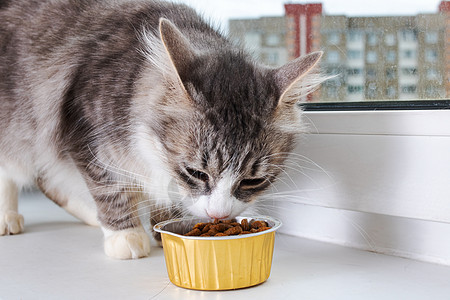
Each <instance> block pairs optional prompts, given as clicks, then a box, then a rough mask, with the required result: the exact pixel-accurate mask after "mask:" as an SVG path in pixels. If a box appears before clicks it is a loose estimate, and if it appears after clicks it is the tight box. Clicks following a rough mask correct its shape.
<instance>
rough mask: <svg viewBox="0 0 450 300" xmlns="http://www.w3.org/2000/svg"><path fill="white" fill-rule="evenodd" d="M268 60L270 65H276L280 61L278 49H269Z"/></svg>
mask: <svg viewBox="0 0 450 300" xmlns="http://www.w3.org/2000/svg"><path fill="white" fill-rule="evenodd" d="M265 55H266V61H267V63H268V64H269V65H272V66H276V65H278V63H279V59H280V55H279V54H278V52H276V51H269V52H267V53H266V54H265Z"/></svg>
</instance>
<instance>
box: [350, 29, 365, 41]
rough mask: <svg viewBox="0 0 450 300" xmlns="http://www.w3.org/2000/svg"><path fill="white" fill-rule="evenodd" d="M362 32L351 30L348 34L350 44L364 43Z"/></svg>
mask: <svg viewBox="0 0 450 300" xmlns="http://www.w3.org/2000/svg"><path fill="white" fill-rule="evenodd" d="M362 38H363V35H362V32H361V31H358V30H351V31H349V32H348V34H347V39H348V41H350V42H362Z"/></svg>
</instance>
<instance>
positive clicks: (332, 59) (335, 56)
mask: <svg viewBox="0 0 450 300" xmlns="http://www.w3.org/2000/svg"><path fill="white" fill-rule="evenodd" d="M327 61H328V62H329V63H339V62H340V56H339V52H337V51H328V54H327Z"/></svg>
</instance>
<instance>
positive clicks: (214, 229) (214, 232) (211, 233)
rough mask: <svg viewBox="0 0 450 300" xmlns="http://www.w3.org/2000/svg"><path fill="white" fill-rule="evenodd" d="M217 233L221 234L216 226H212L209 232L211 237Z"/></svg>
mask: <svg viewBox="0 0 450 300" xmlns="http://www.w3.org/2000/svg"><path fill="white" fill-rule="evenodd" d="M217 233H219V230H217V229H216V228H215V227H214V226H211V229H210V230H209V231H208V234H209V235H210V236H213V235H216V234H217Z"/></svg>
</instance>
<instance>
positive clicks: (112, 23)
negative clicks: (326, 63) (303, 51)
mask: <svg viewBox="0 0 450 300" xmlns="http://www.w3.org/2000/svg"><path fill="white" fill-rule="evenodd" d="M321 55H322V52H314V53H311V54H309V55H306V56H304V57H300V58H297V59H295V60H293V61H291V62H289V63H287V64H285V65H284V66H281V67H279V68H271V67H267V66H263V65H261V64H258V63H256V62H255V61H254V59H252V58H251V56H250V55H249V54H247V53H246V52H245V51H243V50H242V47H240V46H239V45H235V43H233V42H231V41H230V40H229V39H228V38H227V37H225V36H224V35H223V34H221V33H220V31H218V30H216V29H213V28H212V27H211V26H210V25H209V24H208V23H206V22H205V21H204V20H203V19H202V18H201V17H200V16H199V15H198V14H197V13H196V12H195V11H194V10H193V9H191V8H189V7H188V6H185V5H183V4H174V3H169V2H159V1H150V0H149V1H144V0H123V1H107V0H105V1H101V0H53V1H49V0H45V1H44V0H10V1H8V0H7V1H4V0H3V1H0V235H6V234H18V233H20V232H22V231H23V230H24V220H23V216H22V215H20V214H19V212H18V193H19V190H20V189H22V188H23V187H27V186H30V185H34V184H35V185H37V186H38V187H39V189H40V190H41V191H42V192H43V193H44V194H45V195H46V196H47V197H48V198H50V199H51V200H53V201H54V202H56V203H57V204H58V205H60V206H61V207H63V208H64V209H66V210H67V211H68V212H69V213H71V214H73V215H74V216H76V217H78V218H79V219H81V220H83V221H84V222H85V223H87V224H90V225H100V226H101V228H102V230H103V232H104V238H105V239H104V251H105V253H106V255H108V256H110V257H113V258H118V259H130V258H140V257H145V256H148V255H149V253H150V239H149V236H148V235H147V234H146V232H145V230H144V228H143V226H142V223H141V218H142V216H143V214H142V211H141V209H144V208H145V207H150V208H151V212H150V213H151V217H150V218H151V220H152V224H154V223H155V222H158V221H160V220H163V219H166V218H171V217H173V216H174V215H178V214H180V213H181V214H190V215H194V216H198V217H205V218H213V219H223V218H233V217H235V216H237V215H238V214H241V213H242V212H244V211H245V210H246V209H248V208H250V207H251V206H252V205H253V204H254V202H255V201H256V199H257V198H258V196H259V195H260V194H261V193H263V192H264V191H265V190H267V188H268V187H269V186H270V185H271V184H272V183H273V182H274V181H275V180H276V178H277V176H278V175H279V174H280V172H281V170H282V169H283V164H284V162H285V159H286V157H287V155H286V153H289V152H290V151H292V149H293V146H294V142H295V137H296V135H297V134H298V133H300V132H302V130H303V129H302V122H301V110H300V109H299V107H298V105H296V103H297V101H298V100H299V99H301V98H304V97H305V95H307V94H308V93H309V92H311V91H312V90H313V89H315V88H316V87H317V86H318V85H319V84H320V83H321V82H322V81H323V80H324V79H323V78H322V76H321V75H320V74H319V73H320V72H317V71H315V70H317V64H318V61H319V59H320V57H321Z"/></svg>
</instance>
